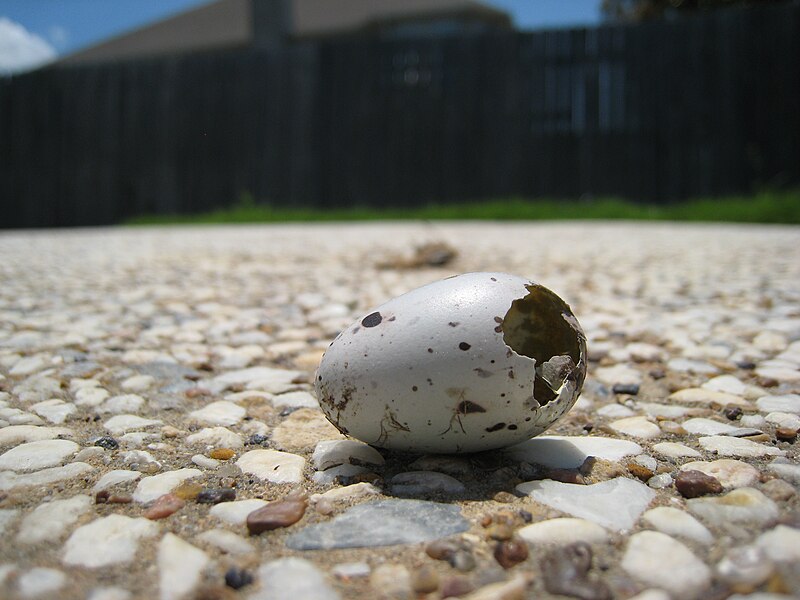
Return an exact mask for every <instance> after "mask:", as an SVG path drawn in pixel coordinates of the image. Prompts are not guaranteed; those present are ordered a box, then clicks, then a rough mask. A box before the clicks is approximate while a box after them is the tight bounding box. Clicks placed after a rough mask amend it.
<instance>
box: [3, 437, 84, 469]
mask: <svg viewBox="0 0 800 600" xmlns="http://www.w3.org/2000/svg"><path fill="white" fill-rule="evenodd" d="M79 449H80V446H78V444H76V443H75V442H72V441H70V440H40V441H37V442H27V443H25V444H20V445H18V446H15V447H14V448H11V450H8V451H7V452H5V453H3V454H2V455H0V469H5V470H9V471H38V470H40V469H45V468H47V467H54V466H56V465H60V464H61V463H62V462H64V461H65V460H66V459H67V458H69V457H70V456H72V455H73V454H75V453H76V452H77V451H78V450H79Z"/></svg>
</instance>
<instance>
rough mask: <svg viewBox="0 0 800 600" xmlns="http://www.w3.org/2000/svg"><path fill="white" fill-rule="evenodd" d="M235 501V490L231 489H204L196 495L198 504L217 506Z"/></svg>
mask: <svg viewBox="0 0 800 600" xmlns="http://www.w3.org/2000/svg"><path fill="white" fill-rule="evenodd" d="M234 500H236V490H234V489H232V488H205V489H203V490H201V491H200V493H199V494H197V497H196V498H195V501H196V502H197V503H198V504H219V503H220V502H232V501H234Z"/></svg>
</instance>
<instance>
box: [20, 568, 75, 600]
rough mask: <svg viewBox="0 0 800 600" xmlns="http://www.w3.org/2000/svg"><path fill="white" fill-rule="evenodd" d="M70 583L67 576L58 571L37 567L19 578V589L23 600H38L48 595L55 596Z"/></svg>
mask: <svg viewBox="0 0 800 600" xmlns="http://www.w3.org/2000/svg"><path fill="white" fill-rule="evenodd" d="M68 581H69V579H68V578H67V576H66V575H65V574H64V573H62V572H61V571H59V570H58V569H48V568H45V567H35V568H33V569H31V570H30V571H26V572H25V573H23V574H22V575H20V576H19V578H18V579H17V589H18V590H19V595H20V596H22V597H23V598H37V597H40V596H44V595H46V594H55V593H56V592H58V590H60V589H61V588H63V587H64V586H65V585H66V584H67V583H68Z"/></svg>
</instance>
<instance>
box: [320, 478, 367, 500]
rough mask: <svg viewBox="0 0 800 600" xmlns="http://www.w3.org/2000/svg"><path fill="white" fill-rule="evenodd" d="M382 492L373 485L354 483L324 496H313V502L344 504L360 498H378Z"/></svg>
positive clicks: (330, 491)
mask: <svg viewBox="0 0 800 600" xmlns="http://www.w3.org/2000/svg"><path fill="white" fill-rule="evenodd" d="M380 493H381V491H380V490H379V489H378V488H376V487H375V486H374V485H372V484H371V483H367V482H366V481H362V482H361V483H354V484H352V485H346V486H343V487H337V488H333V489H331V490H328V491H327V492H324V493H322V494H314V495H312V496H311V498H310V500H311V502H315V503H316V502H319V501H321V500H327V501H329V502H343V501H347V500H357V499H359V498H366V497H368V496H378V495H380Z"/></svg>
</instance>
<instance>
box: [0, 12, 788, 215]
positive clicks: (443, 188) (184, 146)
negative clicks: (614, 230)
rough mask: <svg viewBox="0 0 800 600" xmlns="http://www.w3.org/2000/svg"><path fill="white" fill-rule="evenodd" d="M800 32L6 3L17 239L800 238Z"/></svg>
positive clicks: (582, 15) (724, 17)
mask: <svg viewBox="0 0 800 600" xmlns="http://www.w3.org/2000/svg"><path fill="white" fill-rule="evenodd" d="M799 33H800V1H799V0H750V1H744V0H738V1H737V0H482V1H478V0H213V1H208V0H161V1H157V0H137V1H135V2H134V1H131V0H71V1H70V2H61V1H58V0H0V227H3V228H11V227H52V226H57V227H60V226H83V225H106V224H116V223H130V222H159V221H174V220H181V219H192V218H199V219H207V220H271V219H273V220H280V219H281V218H291V219H326V218H371V217H375V216H378V217H381V216H384V217H385V216H389V217H393V218H394V217H404V216H410V217H415V216H417V217H419V216H422V217H426V218H428V217H431V218H436V217H437V216H438V217H446V218H464V217H480V218H539V217H541V218H552V217H554V216H555V217H558V216H559V215H573V216H577V217H593V216H596V217H608V216H628V215H630V216H633V217H642V218H647V217H648V216H662V217H665V218H671V217H675V216H676V215H678V216H680V215H684V216H687V215H688V216H687V218H692V216H693V215H694V217H698V215H699V216H700V217H701V218H719V219H725V218H726V215H727V214H728V213H726V211H729V212H730V215H728V216H730V217H731V218H732V219H734V220H766V221H771V222H775V221H778V222H800V193H798V192H797V190H798V186H800V68H798V67H799V66H800V65H798V58H799V57H800V35H798V34H799ZM697 199H704V200H703V201H702V208H697V207H698V206H700V205H697V204H695V205H691V204H690V203H691V202H692V201H697ZM687 206H694V207H695V208H693V209H692V210H693V211H695V212H692V210H689V212H686V211H684V212H681V210H682V208H681V207H687ZM733 207H737V208H736V210H739V211H740V213H736V214H734V213H735V212H736V211H735V210H734V208H733ZM670 211H671V212H670ZM698 211H699V212H698ZM700 213H702V214H700ZM737 214H738V217H737ZM742 215H745V217H744V218H742Z"/></svg>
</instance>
